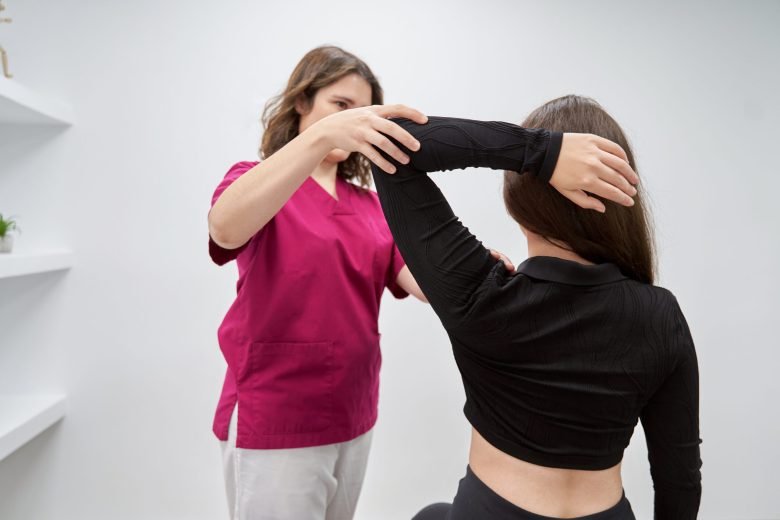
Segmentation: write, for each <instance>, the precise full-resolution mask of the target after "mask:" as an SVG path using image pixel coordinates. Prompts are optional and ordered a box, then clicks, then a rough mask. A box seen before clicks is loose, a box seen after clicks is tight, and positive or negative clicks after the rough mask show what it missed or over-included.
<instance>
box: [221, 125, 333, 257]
mask: <svg viewBox="0 0 780 520" xmlns="http://www.w3.org/2000/svg"><path fill="white" fill-rule="evenodd" d="M331 149H332V147H331V146H330V145H329V144H328V143H327V140H326V139H325V135H324V134H323V133H322V132H320V131H319V129H318V128H315V127H312V128H310V129H309V130H308V131H305V132H302V133H301V134H300V135H298V136H297V137H295V138H294V139H293V140H292V141H290V142H289V143H287V144H286V145H285V146H283V147H282V148H281V149H279V150H278V151H277V152H276V153H274V154H273V155H271V156H270V157H269V158H267V159H265V160H264V161H262V162H260V164H258V165H257V166H255V167H253V168H252V169H250V170H249V171H247V172H246V173H245V174H244V175H242V176H241V177H239V178H238V179H236V180H235V182H233V183H232V184H231V185H230V186H228V188H227V189H226V190H225V191H224V192H223V193H222V194H221V195H220V197H219V199H218V200H217V201H216V202H215V203H214V206H213V207H212V209H211V212H210V213H209V233H210V235H211V238H212V239H213V240H214V242H216V243H217V244H218V245H220V246H222V247H224V248H226V249H235V248H237V247H240V246H242V245H244V244H245V243H246V242H247V241H248V240H249V239H250V238H252V236H254V235H255V234H256V233H257V232H258V231H260V230H261V229H262V228H263V226H265V225H266V224H267V223H268V222H269V221H270V220H271V219H272V218H273V217H274V216H275V215H276V214H277V213H278V212H279V210H280V209H282V206H284V205H285V203H286V202H287V201H288V200H289V199H290V197H292V195H293V194H294V193H295V191H296V190H297V189H298V188H299V187H300V186H301V184H303V182H304V181H305V180H306V178H307V177H308V176H309V175H311V172H312V171H314V169H315V168H316V167H317V165H319V164H320V162H322V160H323V159H324V158H325V156H327V155H328V153H329V152H330V151H331Z"/></svg>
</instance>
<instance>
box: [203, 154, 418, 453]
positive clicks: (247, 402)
mask: <svg viewBox="0 0 780 520" xmlns="http://www.w3.org/2000/svg"><path fill="white" fill-rule="evenodd" d="M256 164H257V163H256V162H240V163H238V164H236V165H235V166H233V167H232V168H231V169H230V170H229V171H228V173H227V175H226V176H225V178H224V179H223V180H222V182H221V183H220V184H219V186H218V187H217V189H216V191H215V192H214V196H213V197H212V205H213V204H214V202H216V200H217V199H218V198H219V196H220V195H221V194H222V192H223V191H225V189H226V188H227V187H228V186H229V185H230V184H231V183H232V182H233V181H235V180H236V179H237V178H239V177H240V176H241V175H242V174H244V173H245V172H246V171H248V170H249V169H250V168H252V167H253V166H255V165H256ZM336 192H337V194H338V200H336V199H334V198H333V197H332V196H331V195H330V194H329V193H328V192H326V191H325V190H324V189H323V188H322V187H321V186H320V185H319V184H317V182H316V181H315V180H314V179H312V178H311V177H309V178H307V179H306V181H305V182H304V183H303V185H301V187H300V188H299V189H298V190H297V191H296V192H295V193H294V194H293V196H292V197H291V198H290V200H289V201H288V202H287V203H286V204H285V205H284V206H283V207H282V209H281V210H280V211H279V212H278V213H277V214H276V216H274V218H273V219H271V221H270V222H269V223H268V224H266V225H265V226H264V227H263V229H261V230H260V231H259V232H258V233H257V234H256V235H255V236H254V237H252V238H251V239H250V240H249V242H247V243H246V244H245V245H244V246H242V247H240V248H238V249H232V250H228V249H224V248H222V247H220V246H218V245H217V244H216V243H214V241H213V240H209V253H210V255H211V258H212V260H214V262H215V263H217V264H218V265H223V264H225V263H226V262H229V261H230V260H233V259H237V263H238V284H237V295H236V299H235V301H234V302H233V305H231V307H230V309H229V310H228V312H227V314H226V315H225V319H224V320H223V321H222V325H221V326H220V327H219V333H218V337H219V345H220V349H221V350H222V353H223V355H224V356H225V360H226V361H227V374H226V375H225V382H224V385H223V388H222V396H221V398H220V400H219V405H218V406H217V411H216V415H215V417H214V433H215V434H216V436H217V437H218V438H219V439H220V440H227V437H228V426H229V424H230V417H231V414H232V413H233V409H234V407H235V406H236V404H237V405H238V408H237V409H238V428H237V432H236V434H237V438H236V445H237V446H238V447H239V448H249V449H272V448H301V447H306V446H320V445H324V444H333V443H337V442H344V441H348V440H351V439H354V438H355V437H358V436H359V435H362V434H363V433H365V432H367V431H368V430H370V429H371V428H372V427H373V426H374V423H375V422H376V418H377V401H378V397H379V367H380V365H381V354H380V350H379V330H378V326H377V319H378V317H379V303H380V299H381V296H382V293H383V291H384V289H385V287H387V288H389V289H390V291H391V292H392V293H393V295H394V296H395V297H397V298H404V297H406V296H407V293H406V292H405V291H404V290H403V289H401V288H400V287H399V286H398V285H397V284H396V278H397V277H398V273H399V272H400V271H401V269H402V268H403V267H404V265H405V263H404V260H403V258H402V257H401V254H400V253H399V252H398V249H397V248H396V247H395V243H394V242H393V237H392V235H391V234H390V230H389V229H388V227H387V222H386V221H385V217H384V214H383V213H382V208H381V207H380V204H379V199H378V197H377V195H376V193H375V192H373V191H370V190H366V189H363V188H360V187H358V186H355V185H353V184H351V183H349V182H347V181H345V180H343V179H341V178H338V179H337V181H336Z"/></svg>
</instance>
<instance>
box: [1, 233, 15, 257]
mask: <svg viewBox="0 0 780 520" xmlns="http://www.w3.org/2000/svg"><path fill="white" fill-rule="evenodd" d="M13 248H14V236H13V235H10V234H9V235H6V236H4V237H0V253H10V252H11V251H12V250H13Z"/></svg>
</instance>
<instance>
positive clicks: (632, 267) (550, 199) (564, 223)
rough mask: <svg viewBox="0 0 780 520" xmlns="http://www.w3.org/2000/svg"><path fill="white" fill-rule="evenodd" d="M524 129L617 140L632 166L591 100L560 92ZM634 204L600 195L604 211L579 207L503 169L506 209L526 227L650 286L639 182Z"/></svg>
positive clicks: (650, 249) (614, 128)
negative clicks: (628, 205) (539, 129)
mask: <svg viewBox="0 0 780 520" xmlns="http://www.w3.org/2000/svg"><path fill="white" fill-rule="evenodd" d="M521 126H523V127H525V128H546V129H548V130H551V131H558V132H577V133H588V134H595V135H599V136H601V137H604V138H606V139H609V140H610V141H614V142H615V143H617V144H619V145H620V146H621V147H622V148H623V150H625V152H626V155H628V161H629V163H630V164H631V167H633V168H634V170H636V169H637V168H636V163H635V162H634V156H633V154H632V152H631V147H630V146H629V144H628V140H627V139H626V136H625V134H624V133H623V130H622V129H621V128H620V125H618V124H617V122H616V121H615V120H614V119H612V117H611V116H610V115H609V114H608V113H607V112H606V110H604V109H603V108H602V107H601V105H599V104H598V103H597V102H596V101H594V100H592V99H590V98H585V97H581V96H564V97H560V98H558V99H553V100H552V101H549V102H547V103H545V104H544V105H542V106H540V107H539V108H537V109H536V110H534V111H533V112H531V114H530V115H529V116H528V117H527V118H526V119H525V121H523V123H522V125H521ZM637 189H638V190H639V193H638V194H637V195H636V196H635V197H634V201H635V204H634V206H631V207H625V206H621V205H618V204H615V203H613V202H610V201H607V200H604V199H601V200H602V201H603V202H604V204H605V205H606V207H607V212H606V213H603V214H602V213H599V212H596V211H593V210H589V209H582V208H580V207H578V206H576V205H574V203H572V202H571V201H569V200H568V199H567V198H565V197H564V196H563V195H561V194H560V193H558V191H556V190H555V188H553V187H552V186H551V185H550V184H549V183H547V182H542V181H540V180H539V179H537V178H536V177H534V176H532V175H527V174H526V175H518V174H517V173H515V172H511V171H508V172H505V173H504V203H505V205H506V209H507V212H508V213H509V214H510V215H511V216H512V218H513V219H515V221H517V222H518V223H519V224H520V225H521V226H523V227H524V228H525V229H527V230H529V231H532V232H534V233H536V234H538V235H541V236H543V237H545V238H546V239H547V240H549V241H551V242H553V243H554V244H556V245H561V246H563V247H566V248H568V249H571V250H572V251H573V252H575V253H577V254H578V255H579V256H581V257H583V258H585V259H586V260H589V261H591V262H594V263H604V262H610V263H613V264H616V265H617V266H618V267H619V268H620V270H621V271H622V272H623V274H625V275H626V276H628V277H630V278H633V279H635V280H638V281H640V282H645V283H650V284H652V283H653V281H654V279H655V252H654V245H653V233H652V226H651V221H650V215H649V212H648V211H647V208H646V206H645V203H644V201H643V193H642V191H643V190H642V187H641V184H640V185H639V186H637Z"/></svg>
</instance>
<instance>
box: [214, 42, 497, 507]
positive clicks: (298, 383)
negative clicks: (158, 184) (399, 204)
mask: <svg viewBox="0 0 780 520" xmlns="http://www.w3.org/2000/svg"><path fill="white" fill-rule="evenodd" d="M381 104H382V88H381V87H380V85H379V83H378V81H377V79H376V78H375V77H374V75H373V73H372V72H371V70H370V69H369V67H368V66H367V65H366V64H365V63H364V62H363V61H361V60H360V59H358V58H357V57H355V56H353V55H352V54H350V53H347V52H345V51H343V50H342V49H339V48H337V47H321V48H317V49H314V50H312V51H310V52H309V53H308V54H306V56H304V58H303V59H302V60H301V62H300V63H299V64H298V65H297V67H296V68H295V70H294V71H293V73H292V76H291V77H290V79H289V82H288V84H287V87H286V88H285V90H284V92H283V93H282V94H281V95H280V96H279V97H277V98H275V99H274V100H272V101H271V102H270V103H269V104H268V105H267V107H266V111H265V113H264V115H263V122H264V126H265V133H264V136H263V141H262V145H261V155H262V157H263V160H262V161H261V162H259V163H258V162H240V163H238V164H236V165H234V166H233V167H232V168H230V170H229V171H228V173H227V175H226V176H225V178H224V179H223V181H222V182H221V183H220V184H219V186H218V187H217V189H216V191H215V192H214V196H213V198H212V209H211V211H210V213H209V219H208V221H209V233H210V243H209V251H210V254H211V258H212V259H213V260H214V262H216V263H217V264H219V265H222V264H225V263H227V262H229V261H231V260H233V259H236V260H237V263H238V273H239V279H238V286H237V296H236V299H235V302H234V303H233V305H232V306H231V307H230V309H229V310H228V312H227V315H226V316H225V318H224V321H223V322H222V325H221V326H220V328H219V334H218V336H219V344H220V348H221V350H222V352H223V354H224V357H225V360H226V361H227V365H228V368H227V373H226V376H225V382H224V386H223V391H222V395H221V398H220V400H219V405H218V407H217V412H216V416H215V419H214V433H215V434H216V436H217V437H218V438H219V439H220V440H221V441H223V442H222V448H223V461H224V470H225V481H226V488H227V494H228V504H229V507H230V514H231V517H232V518H234V519H241V520H244V519H253V520H254V519H294V520H323V519H327V520H349V519H351V518H352V517H353V514H354V511H355V507H356V504H357V500H358V496H359V494H360V489H361V486H362V482H363V477H364V475H365V469H366V463H367V460H368V452H369V447H370V444H371V429H372V428H373V426H374V423H375V422H376V419H377V398H378V389H379V368H380V364H381V356H380V350H379V331H378V326H377V319H378V314H379V303H380V299H381V296H382V293H383V291H384V289H385V287H387V288H389V289H390V291H391V292H392V294H393V295H394V296H395V297H396V298H404V297H405V296H407V295H408V294H409V293H411V294H413V295H414V296H416V297H417V298H419V299H420V300H422V301H425V297H424V296H423V294H422V292H421V291H420V289H419V287H418V286H417V283H416V282H415V281H414V279H413V277H412V275H411V274H410V273H409V269H408V268H407V267H406V266H405V263H404V260H403V258H401V255H400V254H399V252H398V249H396V247H395V244H394V242H393V237H392V235H391V234H390V231H389V229H388V227H387V223H386V222H385V217H384V214H383V212H382V209H381V207H380V205H379V200H378V198H377V195H376V193H375V192H373V191H369V190H368V189H367V187H368V185H369V182H370V179H371V172H370V168H369V163H368V161H367V160H366V159H365V158H364V157H367V158H368V159H369V160H371V161H373V162H375V163H376V164H377V166H379V167H381V168H383V169H385V170H386V171H388V172H389V173H392V172H393V171H395V168H394V167H393V166H392V165H391V164H390V163H389V162H388V161H386V160H385V159H383V158H382V156H381V155H380V154H379V153H378V152H377V151H376V149H374V148H373V145H376V146H378V147H379V148H381V149H382V150H383V151H385V152H386V153H388V154H390V155H391V156H392V157H394V158H396V159H397V160H399V161H401V162H408V159H407V158H406V156H405V154H404V153H402V152H401V151H400V150H399V149H398V148H397V147H396V146H395V145H394V144H392V143H391V142H390V141H389V140H388V139H387V138H386V137H385V136H384V135H382V134H387V135H390V136H392V137H393V138H395V139H397V140H398V141H399V142H400V143H403V144H404V145H405V146H407V147H409V149H411V150H417V149H419V144H418V143H417V142H416V140H415V139H414V138H413V137H412V136H411V135H409V134H408V133H407V132H406V131H405V130H403V129H401V127H399V126H397V125H396V124H395V123H391V122H390V121H388V120H387V119H386V118H389V117H406V118H409V119H412V120H414V121H416V122H418V123H425V122H426V120H427V118H426V117H425V116H424V115H423V114H421V113H420V112H418V111H416V110H413V109H411V108H408V107H405V106H401V105H396V106H378V105H381ZM369 105H374V106H369ZM359 107H365V108H359ZM349 109H355V110H349ZM354 152H359V153H354ZM361 154H362V155H361ZM495 254H496V256H497V257H498V256H500V255H499V254H498V253H495ZM502 259H503V260H504V261H505V262H508V260H506V259H504V258H503V257H502ZM510 268H511V266H510Z"/></svg>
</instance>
